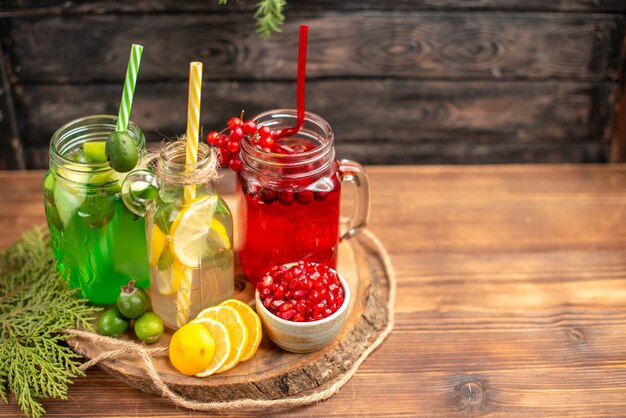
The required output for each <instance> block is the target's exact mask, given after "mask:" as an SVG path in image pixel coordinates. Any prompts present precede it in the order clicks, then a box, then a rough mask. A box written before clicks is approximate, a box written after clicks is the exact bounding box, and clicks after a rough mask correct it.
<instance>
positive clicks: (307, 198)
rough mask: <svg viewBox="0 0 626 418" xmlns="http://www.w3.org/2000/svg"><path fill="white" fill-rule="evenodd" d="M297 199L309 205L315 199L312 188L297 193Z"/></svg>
mask: <svg viewBox="0 0 626 418" xmlns="http://www.w3.org/2000/svg"><path fill="white" fill-rule="evenodd" d="M296 199H297V200H298V202H300V203H302V204H303V205H308V204H309V203H311V202H312V201H313V192H312V191H310V190H304V191H301V192H300V193H298V194H297V195H296Z"/></svg>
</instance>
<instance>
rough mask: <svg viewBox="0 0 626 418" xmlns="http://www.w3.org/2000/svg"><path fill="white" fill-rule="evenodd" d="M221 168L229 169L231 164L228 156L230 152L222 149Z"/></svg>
mask: <svg viewBox="0 0 626 418" xmlns="http://www.w3.org/2000/svg"><path fill="white" fill-rule="evenodd" d="M219 157H220V167H228V164H230V156H229V155H228V151H225V150H223V149H220V155H219Z"/></svg>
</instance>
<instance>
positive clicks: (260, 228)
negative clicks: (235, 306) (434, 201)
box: [237, 109, 370, 283]
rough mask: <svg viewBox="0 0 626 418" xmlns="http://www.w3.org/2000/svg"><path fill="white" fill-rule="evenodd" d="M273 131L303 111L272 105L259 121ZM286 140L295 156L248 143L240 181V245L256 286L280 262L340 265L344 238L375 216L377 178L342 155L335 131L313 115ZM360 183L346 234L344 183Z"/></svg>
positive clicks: (244, 264)
mask: <svg viewBox="0 0 626 418" xmlns="http://www.w3.org/2000/svg"><path fill="white" fill-rule="evenodd" d="M254 121H255V122H256V123H257V126H259V127H261V126H268V127H269V128H270V129H271V130H272V131H274V130H277V129H283V128H287V127H292V126H296V122H297V116H296V111H295V110H287V109H280V110H270V111H268V112H265V113H262V114H260V115H258V116H256V117H255V118H254ZM279 142H280V144H281V145H283V146H285V147H288V148H290V149H291V150H293V151H294V153H284V154H278V153H272V152H267V151H264V150H262V149H260V148H259V147H257V146H254V145H253V144H252V143H251V142H250V139H248V138H247V137H246V138H244V140H243V141H242V142H241V160H242V162H243V164H242V169H241V171H240V172H239V176H238V182H237V195H238V199H239V215H238V216H239V235H238V238H239V242H240V258H241V265H242V267H243V271H244V273H245V274H246V276H247V277H248V279H249V280H250V281H251V282H253V283H255V282H256V281H257V280H258V279H259V278H260V277H261V276H262V275H263V274H264V273H266V272H267V271H268V270H269V269H270V268H272V267H273V266H275V265H279V264H284V263H289V262H293V261H297V260H304V261H313V262H318V263H326V264H328V265H329V266H331V267H332V268H335V267H336V264H337V249H338V244H339V242H340V241H341V240H344V239H349V238H351V237H353V236H355V235H356V234H358V233H359V232H360V231H361V230H362V229H363V228H364V227H365V226H366V224H367V219H368V216H369V206H370V202H369V181H368V178H367V175H366V174H365V172H364V171H363V167H361V165H360V164H358V163H356V162H354V161H350V160H339V161H336V160H335V147H334V135H333V131H332V129H331V127H330V125H329V124H328V122H326V121H325V120H324V119H322V118H321V117H319V116H317V115H315V114H313V113H308V112H307V113H306V116H305V120H304V125H303V127H302V129H301V130H300V132H299V133H298V134H297V135H294V136H292V137H288V138H283V139H281V140H280V141H279ZM342 182H351V183H354V184H355V186H356V195H357V196H356V197H357V199H356V205H355V209H354V215H353V216H352V218H351V219H350V221H349V222H348V226H347V229H346V230H345V231H343V232H340V231H339V207H340V196H341V183H342Z"/></svg>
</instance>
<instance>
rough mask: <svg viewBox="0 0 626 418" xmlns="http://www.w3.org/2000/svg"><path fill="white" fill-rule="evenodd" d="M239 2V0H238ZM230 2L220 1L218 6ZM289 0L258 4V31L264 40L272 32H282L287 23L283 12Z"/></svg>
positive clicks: (270, 0) (275, 0) (260, 0)
mask: <svg viewBox="0 0 626 418" xmlns="http://www.w3.org/2000/svg"><path fill="white" fill-rule="evenodd" d="M237 1H239V0H237ZM227 3H228V0H218V4H220V5H225V4H227ZM286 5H287V0H259V1H258V3H257V4H256V6H255V7H256V12H255V13H254V17H255V18H256V31H257V33H258V34H259V36H260V37H261V38H262V39H269V37H270V36H271V35H272V32H280V26H281V25H282V24H283V22H284V21H285V15H284V14H283V11H284V10H285V6H286Z"/></svg>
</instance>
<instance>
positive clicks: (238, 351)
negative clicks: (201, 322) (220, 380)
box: [196, 306, 248, 373]
mask: <svg viewBox="0 0 626 418" xmlns="http://www.w3.org/2000/svg"><path fill="white" fill-rule="evenodd" d="M200 318H208V319H214V320H216V321H218V322H221V323H222V324H224V325H225V326H226V329H228V336H229V337H230V353H229V355H228V359H227V360H226V362H225V363H224V364H223V365H222V367H220V368H219V369H217V371H216V372H215V373H222V372H225V371H227V370H230V369H232V368H233V367H235V366H236V365H237V363H239V361H240V360H241V358H242V356H243V352H244V349H245V348H246V345H247V344H248V329H247V328H246V325H245V324H244V322H243V319H242V318H241V315H239V313H237V311H236V310H235V309H233V308H231V307H230V306H211V307H210V308H206V309H205V310H203V311H202V312H200V313H199V314H198V316H197V317H196V319H200Z"/></svg>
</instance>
